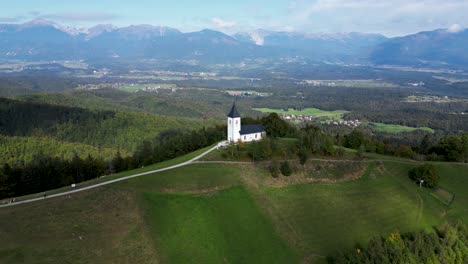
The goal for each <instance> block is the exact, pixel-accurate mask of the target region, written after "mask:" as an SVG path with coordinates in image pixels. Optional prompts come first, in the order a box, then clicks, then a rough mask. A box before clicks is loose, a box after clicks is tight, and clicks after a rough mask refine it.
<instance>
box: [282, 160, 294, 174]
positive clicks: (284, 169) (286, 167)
mask: <svg viewBox="0 0 468 264" xmlns="http://www.w3.org/2000/svg"><path fill="white" fill-rule="evenodd" d="M280 171H281V174H283V175H284V176H289V175H291V174H292V172H293V171H292V168H291V165H290V164H289V162H288V161H287V160H286V161H283V162H281V165H280Z"/></svg>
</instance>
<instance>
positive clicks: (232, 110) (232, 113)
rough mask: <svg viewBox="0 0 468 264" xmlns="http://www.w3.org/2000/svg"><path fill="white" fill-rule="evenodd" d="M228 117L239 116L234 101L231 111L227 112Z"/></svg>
mask: <svg viewBox="0 0 468 264" xmlns="http://www.w3.org/2000/svg"><path fill="white" fill-rule="evenodd" d="M228 117H230V118H236V117H241V116H240V114H239V112H237V108H236V102H235V101H234V103H233V104H232V108H231V112H229V114H228Z"/></svg>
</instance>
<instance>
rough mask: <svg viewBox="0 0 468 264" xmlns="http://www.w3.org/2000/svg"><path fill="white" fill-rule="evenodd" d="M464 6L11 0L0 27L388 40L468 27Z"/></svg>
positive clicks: (377, 1) (455, 0) (394, 1)
mask: <svg viewBox="0 0 468 264" xmlns="http://www.w3.org/2000/svg"><path fill="white" fill-rule="evenodd" d="M465 14H468V0H445V1H441V0H312V1H306V0H296V1H288V0H283V1H279V0H270V1H267V0H251V1H248V0H230V1H220V0H219V1H214V0H198V1H196V0H172V1H156V0H153V1H151V0H134V1H124V0H117V1H116V0H113V1H111V0H76V1H64V0H61V1H58V0H40V1H38V0H13V1H7V2H4V3H2V5H1V9H0V23H22V22H25V21H29V20H32V19H37V18H42V19H48V20H53V21H55V22H58V23H61V24H65V25H69V26H75V27H90V26H93V25H96V24H114V25H117V26H126V25H136V24H152V25H164V26H170V27H175V28H178V29H180V30H182V31H196V30H200V29H203V28H212V29H217V30H220V31H224V32H227V33H234V32H238V31H250V30H254V29H259V28H262V29H268V30H282V31H301V32H309V33H314V32H352V31H358V32H372V33H383V34H385V35H388V36H396V35H404V34H410V33H414V32H418V31H423V30H432V29H435V28H451V30H453V31H457V30H460V29H461V28H464V27H467V26H468V15H465Z"/></svg>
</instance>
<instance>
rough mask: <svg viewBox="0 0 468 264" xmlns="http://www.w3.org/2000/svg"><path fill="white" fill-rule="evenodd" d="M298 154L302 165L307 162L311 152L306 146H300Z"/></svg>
mask: <svg viewBox="0 0 468 264" xmlns="http://www.w3.org/2000/svg"><path fill="white" fill-rule="evenodd" d="M297 156H298V157H299V163H301V165H304V164H306V162H307V159H309V153H308V152H307V149H306V148H305V147H299V150H298V151H297Z"/></svg>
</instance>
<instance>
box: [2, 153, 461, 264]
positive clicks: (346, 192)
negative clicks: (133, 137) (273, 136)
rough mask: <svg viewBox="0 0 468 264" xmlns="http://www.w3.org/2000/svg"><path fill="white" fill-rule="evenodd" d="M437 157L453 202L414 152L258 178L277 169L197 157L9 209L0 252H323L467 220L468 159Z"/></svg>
mask: <svg viewBox="0 0 468 264" xmlns="http://www.w3.org/2000/svg"><path fill="white" fill-rule="evenodd" d="M435 164H436V166H437V168H438V169H439V171H440V175H441V185H442V186H443V187H444V189H447V190H448V191H450V192H453V193H454V194H455V200H454V202H453V203H452V205H450V206H449V207H447V206H446V205H443V204H442V203H441V202H440V201H439V200H437V199H436V198H434V197H433V196H431V194H430V191H428V190H425V189H419V187H418V186H417V185H416V184H414V183H413V182H411V181H410V180H409V179H408V177H407V172H408V170H409V169H411V168H412V167H414V166H416V165H417V164H415V163H410V162H405V161H385V162H383V165H382V166H377V165H375V164H373V163H371V165H370V167H369V168H368V170H367V171H366V173H365V175H364V176H363V177H362V178H360V179H358V180H354V181H349V182H340V183H334V182H322V183H308V184H297V185H289V186H285V187H280V188H276V187H275V188H272V187H265V186H261V185H260V186H259V185H258V183H259V182H261V181H259V180H255V179H251V178H250V177H261V178H262V179H265V178H264V177H266V175H267V174H268V173H267V172H265V171H262V170H261V169H259V168H254V167H251V165H245V164H244V165H222V164H195V165H190V166H186V167H182V168H179V169H175V170H171V171H164V172H162V173H159V174H154V175H148V176H144V177H140V178H135V179H132V180H129V181H124V182H119V183H116V184H113V185H109V186H106V187H103V188H98V189H95V190H92V191H86V192H82V193H78V194H73V195H71V196H70V197H62V198H54V199H50V200H47V201H44V202H36V203H31V204H25V205H20V206H17V207H10V208H2V209H0V236H1V237H2V238H4V239H3V241H4V242H3V243H2V244H1V245H0V263H24V262H27V263H76V262H78V263H90V262H93V263H96V262H98V263H116V262H121V263H156V262H158V263H222V262H228V263H301V262H318V263H321V262H324V261H325V256H326V255H328V254H330V253H333V252H335V251H340V250H348V249H349V248H352V247H353V246H354V245H355V243H361V244H365V243H366V241H368V239H369V238H371V237H373V236H375V235H388V234H389V233H390V232H393V231H400V232H405V231H417V230H421V229H424V230H428V231H431V230H432V227H433V226H436V225H438V224H441V223H443V222H445V221H453V220H462V221H463V222H465V223H466V222H467V219H468V217H467V215H468V211H467V208H466V202H467V198H468V196H467V194H466V189H467V188H468V169H467V168H468V167H467V165H462V164H451V163H435ZM246 171H254V172H256V173H248V174H247V173H246ZM290 177H295V176H290ZM270 180H271V181H281V178H280V179H272V178H270ZM79 236H81V237H82V239H80V238H79ZM77 260H78V261H77Z"/></svg>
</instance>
